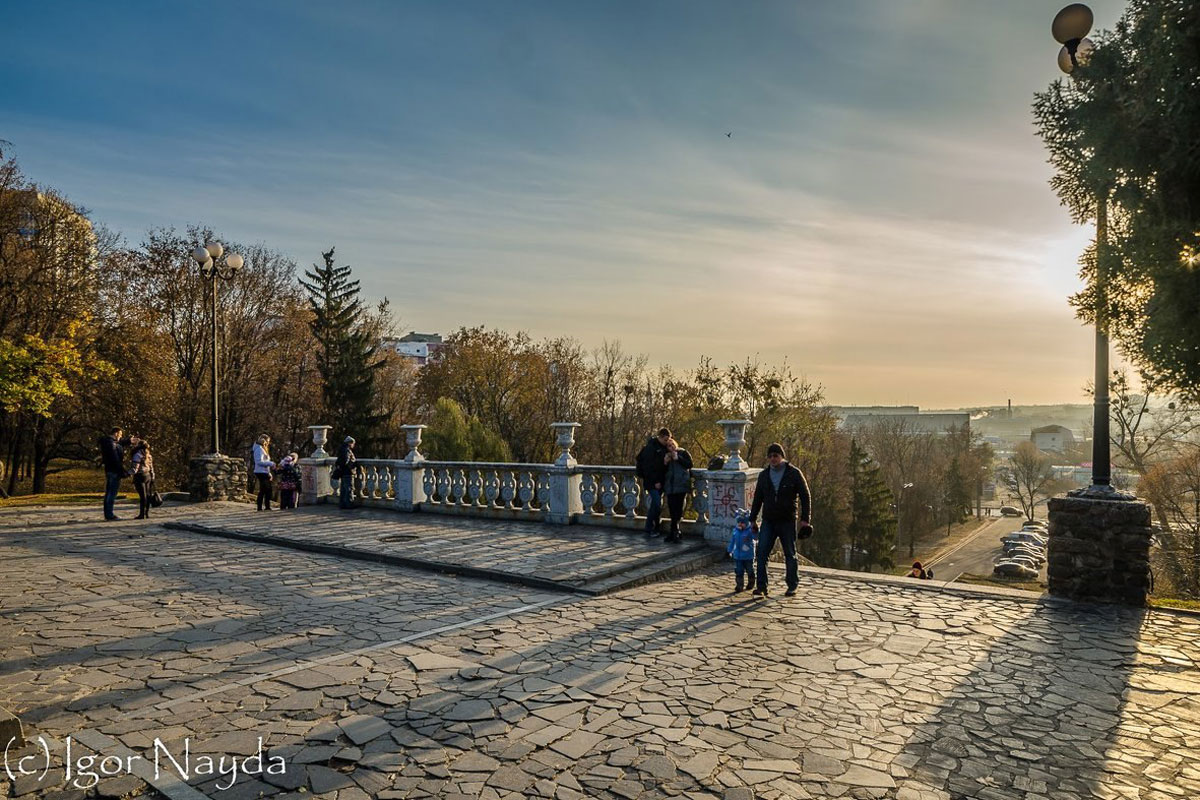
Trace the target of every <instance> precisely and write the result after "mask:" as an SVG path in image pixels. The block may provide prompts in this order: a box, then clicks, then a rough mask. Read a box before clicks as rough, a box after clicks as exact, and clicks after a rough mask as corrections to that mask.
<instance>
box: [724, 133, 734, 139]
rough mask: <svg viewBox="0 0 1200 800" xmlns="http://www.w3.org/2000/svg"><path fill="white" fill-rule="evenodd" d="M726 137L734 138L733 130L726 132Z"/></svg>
mask: <svg viewBox="0 0 1200 800" xmlns="http://www.w3.org/2000/svg"><path fill="white" fill-rule="evenodd" d="M725 137H726V138H728V139H732V138H733V131H730V132H729V133H727V134H725Z"/></svg>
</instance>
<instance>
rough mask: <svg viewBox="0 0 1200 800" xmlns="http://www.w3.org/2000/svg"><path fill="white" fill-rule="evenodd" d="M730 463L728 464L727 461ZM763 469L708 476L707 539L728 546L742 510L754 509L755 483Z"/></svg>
mask: <svg viewBox="0 0 1200 800" xmlns="http://www.w3.org/2000/svg"><path fill="white" fill-rule="evenodd" d="M727 463H728V462H727ZM760 472H762V470H761V469H758V468H757V467H755V468H753V469H752V468H750V467H743V468H742V469H736V470H731V469H729V467H728V465H727V466H726V467H725V469H718V470H709V471H708V472H707V475H708V524H707V525H705V526H704V538H705V539H706V540H707V541H710V542H719V543H720V544H721V545H725V544H726V543H727V542H728V541H729V532H730V531H732V530H733V526H734V523H735V522H736V521H737V520H736V517H737V510H738V509H739V508H747V509H748V508H750V503H751V501H752V500H754V484H755V483H756V482H757V481H758V473H760Z"/></svg>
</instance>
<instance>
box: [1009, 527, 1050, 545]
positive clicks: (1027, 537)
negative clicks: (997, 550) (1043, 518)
mask: <svg viewBox="0 0 1200 800" xmlns="http://www.w3.org/2000/svg"><path fill="white" fill-rule="evenodd" d="M1005 542H1031V543H1033V544H1036V545H1038V546H1039V547H1044V546H1045V544H1046V537H1045V536H1042V535H1041V534H1039V533H1033V532H1032V531H1017V532H1015V533H1006V534H1004V535H1003V536H1001V537H1000V543H1001V544H1004V543H1005Z"/></svg>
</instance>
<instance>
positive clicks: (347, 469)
mask: <svg viewBox="0 0 1200 800" xmlns="http://www.w3.org/2000/svg"><path fill="white" fill-rule="evenodd" d="M357 460H358V458H357V457H356V456H355V455H354V449H353V448H351V447H350V443H349V442H342V446H341V447H339V448H338V454H337V462H336V463H335V464H334V468H335V469H336V470H337V472H338V474H339V475H348V474H350V473H351V472H353V471H354V468H355V467H354V462H355V461H357Z"/></svg>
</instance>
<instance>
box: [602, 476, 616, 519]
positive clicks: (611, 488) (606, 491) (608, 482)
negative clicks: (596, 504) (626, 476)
mask: <svg viewBox="0 0 1200 800" xmlns="http://www.w3.org/2000/svg"><path fill="white" fill-rule="evenodd" d="M617 491H618V486H617V477H616V475H614V474H613V473H611V472H606V473H604V475H603V476H602V477H601V479H600V507H601V508H603V509H604V516H605V517H608V518H610V519H611V518H612V517H613V516H614V511H613V509H615V508H616V506H617Z"/></svg>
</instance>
